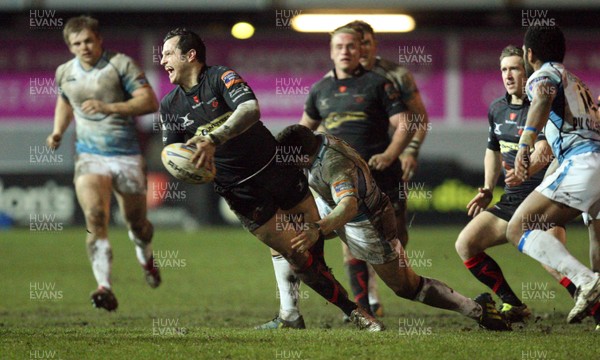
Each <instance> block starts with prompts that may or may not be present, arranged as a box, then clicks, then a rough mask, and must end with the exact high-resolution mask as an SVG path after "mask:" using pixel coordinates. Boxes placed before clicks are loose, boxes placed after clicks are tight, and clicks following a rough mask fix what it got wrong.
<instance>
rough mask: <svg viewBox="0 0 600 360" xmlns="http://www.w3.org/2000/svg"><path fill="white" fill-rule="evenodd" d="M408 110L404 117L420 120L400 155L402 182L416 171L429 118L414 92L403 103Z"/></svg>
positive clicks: (420, 99)
mask: <svg viewBox="0 0 600 360" xmlns="http://www.w3.org/2000/svg"><path fill="white" fill-rule="evenodd" d="M404 103H405V104H406V107H407V108H408V110H409V111H408V112H405V113H404V116H412V117H418V118H419V119H420V120H421V125H420V126H418V127H417V130H416V132H415V135H414V136H413V138H412V139H411V140H410V143H409V144H408V147H407V148H406V149H404V151H403V152H402V154H401V155H400V162H401V163H402V171H403V175H402V180H403V181H408V180H410V179H411V178H412V176H413V175H414V172H415V171H416V169H417V157H418V156H419V148H420V147H421V145H422V144H423V142H424V141H425V137H426V136H427V131H428V129H429V116H428V115H427V110H425V105H424V104H423V100H422V98H421V95H420V94H419V93H418V92H416V93H414V94H413V96H412V97H411V98H410V99H409V100H406V101H405V102H404Z"/></svg>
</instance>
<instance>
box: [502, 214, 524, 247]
mask: <svg viewBox="0 0 600 360" xmlns="http://www.w3.org/2000/svg"><path fill="white" fill-rule="evenodd" d="M521 236H523V224H522V222H521V221H520V220H515V219H514V218H513V219H511V220H510V221H509V223H508V227H507V228H506V239H507V240H508V241H509V242H511V243H512V244H518V243H519V241H520V240H521Z"/></svg>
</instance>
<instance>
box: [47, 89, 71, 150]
mask: <svg viewBox="0 0 600 360" xmlns="http://www.w3.org/2000/svg"><path fill="white" fill-rule="evenodd" d="M71 120H73V108H72V107H71V104H69V102H68V101H67V100H65V98H63V97H62V96H59V97H58V99H57V100H56V107H55V109H54V129H53V130H52V134H50V135H48V137H47V138H46V145H47V146H48V147H49V148H50V149H53V150H55V149H58V147H59V146H60V141H61V140H62V136H63V134H64V133H65V131H66V130H67V128H68V127H69V124H70V123H71Z"/></svg>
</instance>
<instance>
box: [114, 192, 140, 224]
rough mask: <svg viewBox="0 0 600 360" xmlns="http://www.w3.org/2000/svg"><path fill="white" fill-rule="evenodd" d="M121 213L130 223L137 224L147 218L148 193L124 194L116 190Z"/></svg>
mask: <svg viewBox="0 0 600 360" xmlns="http://www.w3.org/2000/svg"><path fill="white" fill-rule="evenodd" d="M115 197H116V199H117V202H118V203H119V208H120V209H121V214H122V215H123V218H124V219H125V222H127V223H128V224H130V225H131V224H136V223H140V222H144V221H145V220H146V213H147V207H146V194H122V193H119V192H116V191H115Z"/></svg>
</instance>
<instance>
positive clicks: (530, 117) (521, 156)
mask: <svg viewBox="0 0 600 360" xmlns="http://www.w3.org/2000/svg"><path fill="white" fill-rule="evenodd" d="M556 91H557V89H556V86H555V85H554V84H552V83H551V82H550V80H549V79H542V80H540V81H539V83H538V84H536V87H535V89H534V95H533V99H532V101H531V106H530V107H529V112H528V113H527V122H526V123H525V129H523V133H522V134H521V138H520V140H519V151H518V152H517V156H516V157H515V174H516V176H517V177H519V178H521V179H522V180H525V179H527V178H528V177H529V176H530V174H529V172H530V170H529V167H530V153H531V147H533V145H534V143H535V140H536V138H537V134H538V132H539V131H540V130H541V129H542V128H543V127H544V126H545V125H546V122H548V117H549V116H550V110H551V108H552V102H553V101H554V98H555V96H556Z"/></svg>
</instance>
